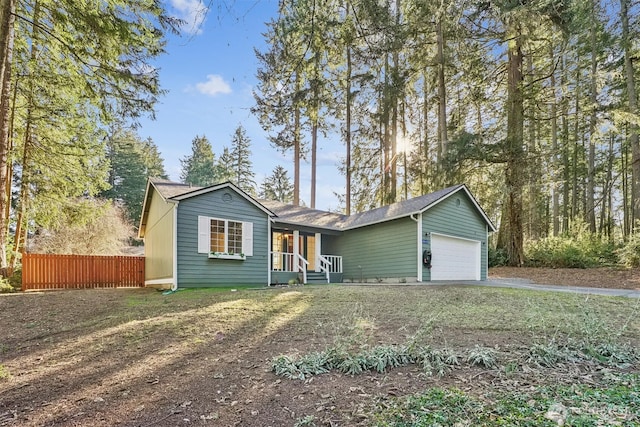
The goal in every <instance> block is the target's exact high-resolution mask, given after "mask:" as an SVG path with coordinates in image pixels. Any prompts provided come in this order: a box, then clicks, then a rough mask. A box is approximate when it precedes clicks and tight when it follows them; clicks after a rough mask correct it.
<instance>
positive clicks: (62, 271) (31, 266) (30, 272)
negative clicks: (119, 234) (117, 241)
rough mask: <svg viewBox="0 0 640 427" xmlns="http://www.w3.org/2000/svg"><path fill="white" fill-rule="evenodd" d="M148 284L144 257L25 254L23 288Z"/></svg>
mask: <svg viewBox="0 0 640 427" xmlns="http://www.w3.org/2000/svg"><path fill="white" fill-rule="evenodd" d="M141 286H144V257H133V256H92V255H51V254H28V253H25V254H22V290H23V291H27V290H36V289H38V290H44V289H87V288H132V287H141Z"/></svg>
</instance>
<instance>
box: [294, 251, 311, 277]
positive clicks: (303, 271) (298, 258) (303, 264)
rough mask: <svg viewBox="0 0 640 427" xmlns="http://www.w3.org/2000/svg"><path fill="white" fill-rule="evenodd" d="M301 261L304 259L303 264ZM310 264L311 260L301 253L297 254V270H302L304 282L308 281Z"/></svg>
mask: <svg viewBox="0 0 640 427" xmlns="http://www.w3.org/2000/svg"><path fill="white" fill-rule="evenodd" d="M300 261H302V265H300ZM308 265H309V261H307V260H306V259H304V257H303V256H302V255H300V254H296V270H297V271H302V283H307V266H308Z"/></svg>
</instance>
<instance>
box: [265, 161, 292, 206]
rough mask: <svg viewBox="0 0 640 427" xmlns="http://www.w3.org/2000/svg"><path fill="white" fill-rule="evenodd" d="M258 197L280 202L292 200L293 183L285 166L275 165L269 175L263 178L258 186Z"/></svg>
mask: <svg viewBox="0 0 640 427" xmlns="http://www.w3.org/2000/svg"><path fill="white" fill-rule="evenodd" d="M260 197H261V198H263V199H267V200H277V201H279V202H282V203H291V202H292V201H293V185H292V184H291V179H289V176H288V175H287V170H286V169H285V168H283V167H282V166H280V165H278V166H276V167H275V168H274V169H273V172H272V173H271V175H269V176H267V177H266V178H265V179H264V181H263V182H262V186H261V188H260Z"/></svg>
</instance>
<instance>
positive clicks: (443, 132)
mask: <svg viewBox="0 0 640 427" xmlns="http://www.w3.org/2000/svg"><path fill="white" fill-rule="evenodd" d="M442 13H443V12H439V14H440V15H441V14H442ZM436 45H437V57H436V62H437V65H438V166H439V168H438V169H439V171H440V172H444V174H443V176H444V182H442V183H441V184H445V185H448V184H450V183H449V178H448V177H449V171H448V170H446V169H445V163H444V159H445V157H446V156H447V150H448V144H449V137H448V135H447V88H446V86H445V76H444V69H445V61H444V31H443V28H442V16H439V17H438V18H437V22H436Z"/></svg>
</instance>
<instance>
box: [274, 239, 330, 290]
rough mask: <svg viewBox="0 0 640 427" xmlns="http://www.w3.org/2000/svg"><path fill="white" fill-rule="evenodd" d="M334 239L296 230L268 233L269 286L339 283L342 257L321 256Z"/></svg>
mask: <svg viewBox="0 0 640 427" xmlns="http://www.w3.org/2000/svg"><path fill="white" fill-rule="evenodd" d="M333 239H335V236H331V235H323V234H322V233H311V232H305V231H300V230H291V231H290V230H277V229H276V230H273V231H272V233H271V248H272V250H271V251H270V256H269V259H270V269H271V279H270V283H271V284H282V283H289V281H291V280H295V281H297V282H298V283H304V284H309V283H340V282H342V257H341V256H339V255H328V254H326V253H324V252H325V251H327V249H330V248H331V246H332V245H331V241H332V240H333Z"/></svg>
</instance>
